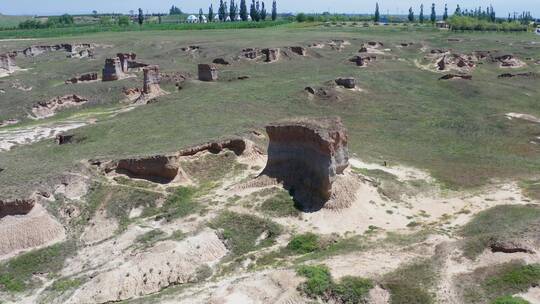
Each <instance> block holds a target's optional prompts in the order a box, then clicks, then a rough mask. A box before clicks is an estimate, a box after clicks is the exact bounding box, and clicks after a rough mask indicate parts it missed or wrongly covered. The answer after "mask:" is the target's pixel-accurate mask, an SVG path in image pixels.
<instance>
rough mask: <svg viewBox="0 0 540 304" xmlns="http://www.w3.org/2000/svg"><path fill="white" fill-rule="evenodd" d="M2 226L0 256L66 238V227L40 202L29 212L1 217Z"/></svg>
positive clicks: (0, 225) (0, 223)
mask: <svg viewBox="0 0 540 304" xmlns="http://www.w3.org/2000/svg"><path fill="white" fill-rule="evenodd" d="M26 207H27V206H26ZM24 211H26V210H24ZM0 227H2V233H0V257H7V256H11V255H14V254H16V253H18V252H20V251H22V250H28V249H34V248H36V247H40V246H44V245H49V244H51V243H53V242H57V241H60V240H62V239H64V238H65V231H64V227H62V225H61V224H60V223H58V222H57V221H56V220H54V219H53V218H52V217H51V216H50V215H49V214H48V213H47V211H45V209H44V208H43V207H41V205H38V204H36V205H34V206H33V208H32V209H31V210H30V212H28V213H27V214H24V215H23V214H21V215H8V216H4V217H0Z"/></svg>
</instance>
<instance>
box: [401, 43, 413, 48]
mask: <svg viewBox="0 0 540 304" xmlns="http://www.w3.org/2000/svg"><path fill="white" fill-rule="evenodd" d="M399 45H400V46H401V47H409V46H413V45H414V42H403V43H400V44H399Z"/></svg>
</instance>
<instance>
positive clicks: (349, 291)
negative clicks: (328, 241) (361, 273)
mask: <svg viewBox="0 0 540 304" xmlns="http://www.w3.org/2000/svg"><path fill="white" fill-rule="evenodd" d="M297 273H298V274H299V275H301V276H304V277H306V282H304V283H302V284H301V285H300V286H299V289H300V290H301V291H302V292H304V293H305V294H306V295H307V296H308V297H311V298H322V299H323V300H324V301H329V300H333V301H336V302H337V303H350V304H356V303H365V301H366V298H367V295H368V293H369V290H370V289H371V288H373V287H374V286H373V283H372V282H371V280H369V279H364V278H360V277H351V276H346V277H343V278H342V279H341V281H339V282H335V281H334V280H333V278H332V275H331V273H330V270H329V269H328V267H326V266H325V265H302V266H300V267H298V269H297Z"/></svg>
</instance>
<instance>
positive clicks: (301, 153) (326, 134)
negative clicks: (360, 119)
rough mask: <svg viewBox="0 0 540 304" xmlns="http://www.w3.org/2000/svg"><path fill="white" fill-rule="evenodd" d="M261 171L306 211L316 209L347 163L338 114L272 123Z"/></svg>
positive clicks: (343, 137)
mask: <svg viewBox="0 0 540 304" xmlns="http://www.w3.org/2000/svg"><path fill="white" fill-rule="evenodd" d="M266 132H267V133H268V137H269V140H270V143H269V146H268V161H267V164H266V167H265V169H264V171H263V174H264V175H266V176H269V177H272V178H276V179H277V180H278V181H279V182H282V183H283V185H284V187H285V188H286V189H287V190H289V191H290V192H291V193H292V194H293V195H294V198H295V200H296V201H298V202H299V203H300V205H301V206H302V207H303V209H305V210H306V211H316V210H319V209H321V208H323V207H324V204H325V203H326V202H327V201H328V200H329V199H330V198H331V196H332V184H333V183H334V181H335V180H336V176H337V175H339V174H342V173H343V171H344V170H345V168H347V166H348V164H349V163H348V159H349V154H348V149H347V138H348V137H347V130H346V129H345V127H344V126H343V123H342V122H341V119H340V118H338V117H332V118H320V119H307V118H299V119H296V120H292V121H287V122H281V123H275V124H271V125H268V126H267V127H266Z"/></svg>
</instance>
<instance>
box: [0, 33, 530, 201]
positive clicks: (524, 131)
mask: <svg viewBox="0 0 540 304" xmlns="http://www.w3.org/2000/svg"><path fill="white" fill-rule="evenodd" d="M183 33H186V32H183ZM451 37H459V38H462V39H464V40H463V41H462V42H461V43H458V44H456V43H451V42H449V41H448V38H451ZM329 39H347V40H349V41H350V42H351V44H352V45H351V46H348V47H347V48H346V49H345V50H344V51H342V52H336V51H333V50H331V49H330V48H325V49H321V50H311V51H313V53H312V56H309V57H306V58H297V57H295V58H292V59H287V58H283V59H282V60H280V61H278V62H276V63H273V64H255V63H246V62H239V63H235V64H233V65H230V66H227V67H220V69H221V74H222V75H249V76H250V79H249V80H246V81H218V82H216V83H198V82H187V83H186V84H185V85H183V89H182V90H181V91H176V90H175V88H174V86H171V85H163V87H164V88H165V89H166V90H168V91H169V92H171V94H169V95H167V96H163V97H160V98H159V102H158V103H156V104H152V105H148V106H145V107H139V108H137V109H135V110H133V111H131V112H128V113H122V114H120V115H118V116H116V117H114V118H103V119H100V120H99V121H98V122H97V123H96V124H93V125H89V126H87V127H84V128H81V129H78V130H75V131H73V132H74V133H76V135H77V136H84V137H86V138H87V140H86V141H85V142H83V143H80V144H76V145H65V146H55V145H53V144H52V142H40V143H36V144H33V145H29V146H24V147H19V148H16V149H14V150H13V151H10V152H7V153H1V154H0V163H2V167H3V168H5V171H3V172H2V174H0V184H1V185H2V186H3V190H4V191H3V193H2V195H11V194H12V193H16V194H19V193H21V192H24V189H29V188H31V187H26V185H29V184H30V185H31V184H33V183H37V182H46V181H48V180H50V179H51V178H53V177H57V176H58V175H61V174H62V173H63V172H66V171H68V170H70V169H72V168H73V164H76V163H78V162H79V161H80V160H82V159H92V158H96V157H101V158H123V157H133V156H135V155H152V154H157V153H164V152H174V151H178V150H179V149H181V148H183V147H187V146H189V145H193V144H196V143H200V142H204V141H206V140H209V139H213V138H218V137H222V136H226V135H233V134H237V133H240V132H244V131H248V130H252V129H254V128H258V129H260V128H261V127H263V126H264V125H265V124H267V123H269V122H272V121H275V120H278V119H283V118H287V117H293V116H299V115H302V116H321V115H339V116H341V117H342V119H343V121H344V123H345V125H346V127H347V128H348V130H349V149H350V152H351V153H353V154H356V155H358V156H359V157H361V158H363V159H365V160H366V161H376V162H378V163H380V162H381V161H382V160H385V161H388V162H389V163H403V164H407V165H411V166H415V167H419V168H422V169H426V170H429V171H430V172H431V173H432V174H433V175H434V176H435V177H436V178H437V179H439V180H440V181H441V182H442V183H443V184H444V186H447V187H452V188H471V187H477V186H480V185H484V184H485V183H487V182H489V181H490V180H493V179H494V178H495V179H506V178H515V177H519V178H520V179H521V178H523V179H527V178H529V176H532V175H535V174H537V173H538V172H539V171H540V157H539V156H540V154H539V153H540V152H539V150H538V148H537V146H535V145H532V144H530V140H531V138H534V135H535V134H538V133H540V129H539V128H540V127H539V126H538V125H534V124H529V123H524V122H520V121H518V120H508V119H506V118H505V117H504V113H507V112H519V113H528V114H532V115H536V116H540V105H539V104H538V102H537V100H538V99H540V88H538V86H537V85H536V82H535V81H534V80H532V79H531V80H529V79H519V80H514V79H507V80H502V79H497V75H499V74H500V73H502V72H504V70H502V69H499V68H498V67H496V65H494V64H491V63H486V64H483V65H479V66H478V67H477V68H476V70H475V71H474V73H473V80H472V81H468V82H460V81H448V82H443V81H438V80H437V79H438V78H439V77H440V75H439V74H436V73H432V72H429V71H424V70H421V69H418V68H417V67H416V66H415V65H414V60H418V59H421V58H422V57H423V56H424V55H423V54H419V48H420V46H421V45H426V46H427V47H428V49H430V48H452V49H454V50H455V51H456V52H463V53H466V52H472V51H474V50H478V49H482V50H484V49H485V50H494V49H498V50H499V51H500V52H501V53H512V54H515V55H516V56H518V57H519V58H527V57H531V58H538V57H539V56H540V54H539V53H538V49H537V48H531V47H530V42H536V43H538V42H540V37H538V36H534V35H530V34H526V33H516V34H512V35H506V34H503V33H450V32H442V31H436V30H419V29H416V28H414V27H403V28H402V27H370V28H349V27H343V28H334V27H331V28H325V27H306V28H298V27H296V25H294V26H293V25H286V26H278V27H270V28H264V29H239V30H227V31H224V30H206V31H191V32H189V35H183V34H182V32H179V31H141V32H139V31H137V32H122V33H116V32H102V33H95V34H88V35H84V36H75V37H59V38H55V39H38V40H37V41H34V42H32V43H30V42H28V41H10V42H5V43H3V44H2V46H1V47H0V48H1V49H2V50H11V49H21V48H24V47H27V46H28V45H30V44H41V43H44V44H51V43H60V42H69V41H71V42H77V41H78V42H94V43H99V44H104V45H113V46H114V47H112V48H108V49H98V50H97V51H96V60H67V59H66V58H65V54H60V53H58V54H54V55H44V56H40V57H36V58H20V59H19V58H18V61H17V62H18V64H19V65H20V66H21V67H22V68H30V69H31V70H29V71H27V72H20V73H16V74H14V75H12V76H10V77H7V78H4V79H3V81H6V83H5V85H4V86H3V87H2V89H4V88H5V90H6V93H5V94H3V95H2V100H1V101H0V106H1V108H2V111H1V112H0V120H3V119H9V118H24V117H25V116H26V113H27V112H28V110H29V108H30V107H31V105H32V104H33V103H35V102H37V101H41V100H47V99H49V98H51V97H54V96H58V95H63V94H70V93H72V94H73V93H76V94H80V95H82V96H91V97H93V99H95V103H93V104H91V105H88V106H86V107H85V108H93V107H94V106H106V105H112V104H114V105H117V104H118V101H119V100H121V99H122V96H121V90H122V87H124V86H126V87H140V86H141V85H142V84H141V79H142V75H141V73H139V78H138V79H137V78H130V79H125V80H122V81H118V82H112V83H101V82H97V83H91V84H81V85H74V86H65V85H60V84H61V83H62V82H63V81H64V80H65V79H67V78H70V77H72V76H73V75H75V74H77V73H81V72H90V71H96V72H99V71H100V70H101V69H102V66H103V61H104V60H105V58H106V57H110V56H111V55H112V54H114V53H116V52H121V51H125V50H129V51H133V52H135V53H137V55H138V58H140V60H141V61H145V62H151V63H153V64H158V65H160V66H161V68H162V70H163V71H164V72H176V71H183V72H190V73H192V74H194V75H196V73H197V71H196V66H197V63H200V62H207V61H209V60H211V59H213V58H216V57H226V58H231V57H234V56H237V55H238V54H239V52H240V51H241V49H243V48H246V47H260V48H263V47H285V46H291V45H308V44H310V43H313V42H317V41H328V40H329ZM369 40H380V41H382V42H383V43H384V44H385V46H388V47H389V48H391V49H392V52H391V53H392V56H395V57H399V58H401V59H403V60H391V59H383V58H382V57H381V58H380V60H378V61H377V62H376V63H374V64H373V65H372V66H370V67H367V68H365V69H358V68H356V67H354V66H352V65H349V64H346V62H347V59H348V58H349V57H350V56H351V55H352V53H353V52H354V51H356V50H358V49H359V48H360V46H361V44H362V43H363V42H365V41H369ZM403 41H410V42H415V45H414V47H411V48H395V47H394V46H395V44H397V43H400V42H403ZM187 45H200V46H201V47H202V48H201V51H200V54H194V55H192V54H188V53H185V52H181V51H179V50H180V48H182V47H185V46H187ZM525 47H527V48H525ZM315 52H316V54H315ZM173 57H174V58H173ZM173 59H174V60H173ZM527 64H528V66H527V67H526V68H523V69H520V70H519V71H531V72H539V68H540V66H537V65H534V64H533V63H532V62H529V61H527ZM313 67H316V69H315V70H313ZM344 75H346V76H353V77H355V78H356V79H357V80H358V82H359V83H360V86H361V87H362V88H363V89H365V91H364V92H362V93H358V92H344V93H343V94H342V100H341V102H339V103H332V104H329V103H327V102H320V101H317V100H308V99H307V98H306V96H305V93H304V92H303V88H304V87H306V86H319V85H321V84H323V83H325V82H327V81H331V80H333V79H335V78H336V77H339V76H344ZM15 78H16V79H19V80H20V81H21V82H22V83H23V84H24V85H27V86H32V87H33V90H32V91H30V92H21V91H19V90H16V89H13V88H11V87H10V85H9V84H10V82H11V81H12V80H14V79H15ZM510 101H511V102H510ZM238 109H242V111H239V110H238ZM76 111H77V110H73V112H76ZM246 113H248V114H246ZM29 191H30V190H29Z"/></svg>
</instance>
